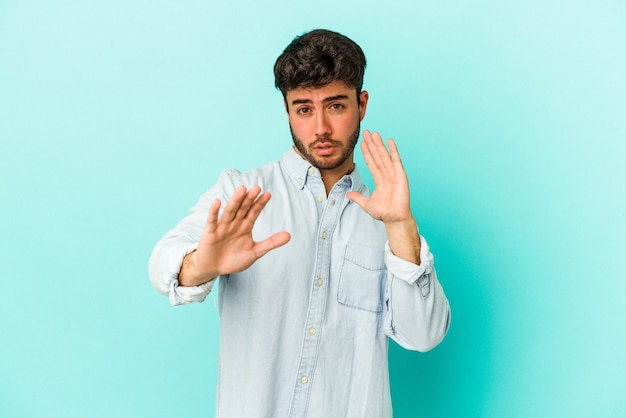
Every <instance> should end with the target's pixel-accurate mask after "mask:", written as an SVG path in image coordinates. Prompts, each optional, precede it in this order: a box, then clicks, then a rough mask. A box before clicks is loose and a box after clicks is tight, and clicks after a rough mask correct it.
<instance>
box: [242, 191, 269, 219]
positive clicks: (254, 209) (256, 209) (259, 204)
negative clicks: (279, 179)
mask: <svg viewBox="0 0 626 418" xmlns="http://www.w3.org/2000/svg"><path fill="white" fill-rule="evenodd" d="M271 197H272V195H271V194H270V193H269V192H265V193H263V194H262V195H261V196H259V198H258V199H257V200H256V201H255V202H254V203H253V204H252V206H250V210H249V211H248V213H247V215H246V221H249V222H251V223H254V222H256V220H257V218H258V217H259V215H260V214H261V211H262V210H263V208H264V207H265V205H266V204H267V202H269V200H270V198H271Z"/></svg>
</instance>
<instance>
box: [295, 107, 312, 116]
mask: <svg viewBox="0 0 626 418" xmlns="http://www.w3.org/2000/svg"><path fill="white" fill-rule="evenodd" d="M310 110H311V109H309V108H308V107H301V108H300V109H298V113H299V114H301V115H305V114H307V113H309V111H310Z"/></svg>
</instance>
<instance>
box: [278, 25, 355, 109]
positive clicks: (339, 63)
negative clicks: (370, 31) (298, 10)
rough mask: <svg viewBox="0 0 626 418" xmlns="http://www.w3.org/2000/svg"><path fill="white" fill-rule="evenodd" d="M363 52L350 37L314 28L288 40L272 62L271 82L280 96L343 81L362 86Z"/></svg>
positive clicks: (353, 86) (350, 85) (349, 84)
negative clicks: (272, 73) (297, 90)
mask: <svg viewBox="0 0 626 418" xmlns="http://www.w3.org/2000/svg"><path fill="white" fill-rule="evenodd" d="M365 64H366V62H365V54H363V51H362V50H361V47H359V46H358V45H357V44H356V43H355V42H354V41H352V40H351V39H350V38H348V37H346V36H344V35H342V34H340V33H337V32H333V31H329V30H325V29H316V30H313V31H311V32H307V33H304V34H303V35H300V36H297V37H295V38H294V39H293V41H291V43H290V44H289V45H287V48H285V50H284V51H283V53H282V54H281V55H280V56H279V57H278V59H277V60H276V63H275V64H274V84H275V86H276V88H278V89H279V90H280V91H281V93H282V94H283V97H286V95H287V92H288V91H289V90H293V89H296V88H299V87H304V88H319V87H324V86H326V85H328V84H330V83H332V82H333V81H343V82H344V83H345V84H346V85H347V86H348V87H352V88H355V89H356V92H357V98H358V97H359V94H360V93H361V89H362V88H363V75H364V73H365Z"/></svg>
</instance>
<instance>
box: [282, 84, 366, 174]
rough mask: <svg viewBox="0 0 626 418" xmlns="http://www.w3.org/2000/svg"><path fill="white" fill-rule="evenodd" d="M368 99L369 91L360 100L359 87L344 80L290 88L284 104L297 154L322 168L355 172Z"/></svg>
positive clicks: (362, 94)
mask: <svg viewBox="0 0 626 418" xmlns="http://www.w3.org/2000/svg"><path fill="white" fill-rule="evenodd" d="M367 100H368V94H367V92H366V91H362V92H361V94H360V103H358V102H357V96H356V90H355V89H354V88H350V87H348V86H346V84H345V83H343V82H342V81H333V82H332V83H330V84H328V85H326V86H324V87H320V88H312V89H306V88H302V87H299V88H296V89H293V90H289V91H288V92H287V95H286V98H285V106H286V108H287V114H288V116H289V127H290V129H291V136H292V137H293V142H294V144H295V146H296V150H297V151H298V154H300V155H301V156H302V157H303V158H304V159H306V160H307V161H309V162H310V163H311V164H313V165H314V166H315V167H317V168H318V169H320V170H321V171H324V170H337V169H338V170H339V171H342V172H343V173H348V172H350V171H352V157H353V152H354V147H355V146H356V143H357V140H358V138H359V133H360V122H361V120H363V117H364V116H365V109H366V107H367Z"/></svg>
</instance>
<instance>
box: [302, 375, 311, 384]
mask: <svg viewBox="0 0 626 418" xmlns="http://www.w3.org/2000/svg"><path fill="white" fill-rule="evenodd" d="M300 381H301V382H302V383H305V384H306V383H309V378H308V377H306V376H302V379H300Z"/></svg>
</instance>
